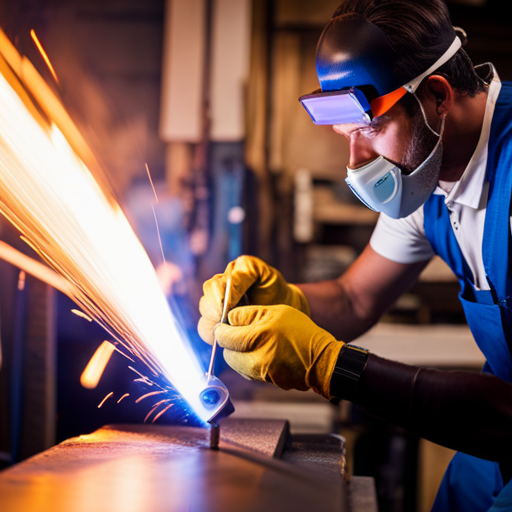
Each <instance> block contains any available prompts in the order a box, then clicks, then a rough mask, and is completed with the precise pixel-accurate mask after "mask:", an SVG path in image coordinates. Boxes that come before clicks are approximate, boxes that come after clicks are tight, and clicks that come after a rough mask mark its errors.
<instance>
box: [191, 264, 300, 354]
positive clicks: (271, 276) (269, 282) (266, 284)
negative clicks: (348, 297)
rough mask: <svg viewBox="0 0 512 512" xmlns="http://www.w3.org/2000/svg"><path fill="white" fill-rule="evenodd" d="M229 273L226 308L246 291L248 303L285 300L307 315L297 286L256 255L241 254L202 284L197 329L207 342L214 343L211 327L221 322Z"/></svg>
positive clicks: (276, 302) (235, 302)
mask: <svg viewBox="0 0 512 512" xmlns="http://www.w3.org/2000/svg"><path fill="white" fill-rule="evenodd" d="M228 277H231V292H230V296H229V303H228V305H227V311H230V310H231V309H233V308H234V307H235V306H236V305H237V304H238V303H239V302H240V301H241V300H242V298H243V296H244V295H246V294H247V297H248V300H249V303H250V304H256V305H273V304H286V305H287V306H291V307H293V308H296V309H298V310H300V311H302V312H303V313H305V314H306V315H308V316H309V304H308V301H307V299H306V296H305V295H304V294H303V293H302V291H301V290H300V289H299V288H298V287H297V286H295V285H293V284H289V283H287V282H286V280H285V279H284V277H283V276H282V275H281V273H280V272H279V271H277V270H276V269H275V268H273V267H271V266H270V265H267V264H266V263H265V262H264V261H262V260H260V259H259V258H255V257H254V256H240V257H239V258H237V259H236V260H234V261H232V262H231V263H229V265H228V266H227V267H226V270H225V271H224V273H223V274H217V275H215V276H213V277H212V278H211V279H209V280H208V281H206V282H205V283H204V285H203V293H204V295H203V297H201V300H200V301H199V311H200V313H201V318H200V319H199V323H198V326H197V330H198V332H199V335H200V336H201V338H202V339H203V340H204V341H206V342H207V343H210V344H211V343H213V328H214V327H215V326H216V325H217V324H218V323H219V322H220V317H221V315H222V309H223V306H224V304H223V302H224V294H225V292H226V283H227V279H228Z"/></svg>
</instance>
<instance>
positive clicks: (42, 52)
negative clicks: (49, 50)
mask: <svg viewBox="0 0 512 512" xmlns="http://www.w3.org/2000/svg"><path fill="white" fill-rule="evenodd" d="M30 35H31V37H32V39H33V40H34V43H36V46H37V49H38V50H39V52H40V53H41V55H42V57H43V59H44V61H45V62H46V65H47V66H48V69H49V70H50V72H51V74H52V75H53V78H54V79H55V81H56V82H57V83H58V84H59V85H60V83H59V79H58V78H57V73H55V70H54V69H53V66H52V63H51V62H50V59H49V58H48V55H46V52H45V51H44V48H43V45H42V44H41V43H40V42H39V39H38V38H37V36H36V33H35V32H34V30H33V29H32V30H31V31H30Z"/></svg>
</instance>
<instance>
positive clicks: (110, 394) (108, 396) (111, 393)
mask: <svg viewBox="0 0 512 512" xmlns="http://www.w3.org/2000/svg"><path fill="white" fill-rule="evenodd" d="M113 394H114V392H113V391H111V392H110V393H109V394H108V395H107V396H106V397H105V398H104V399H103V400H102V401H101V403H100V404H99V405H98V409H99V408H100V407H101V406H102V405H103V404H104V403H105V402H106V401H107V400H108V399H109V398H110V397H111V396H112V395H113Z"/></svg>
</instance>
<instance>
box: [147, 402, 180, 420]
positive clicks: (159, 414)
mask: <svg viewBox="0 0 512 512" xmlns="http://www.w3.org/2000/svg"><path fill="white" fill-rule="evenodd" d="M173 405H174V404H169V405H168V406H167V407H166V408H165V409H162V410H161V411H160V412H159V413H158V414H157V415H156V416H155V417H154V418H153V421H152V422H151V423H155V421H156V420H157V419H158V418H160V416H162V415H163V414H164V413H165V411H167V410H168V409H170V408H171V407H172V406H173Z"/></svg>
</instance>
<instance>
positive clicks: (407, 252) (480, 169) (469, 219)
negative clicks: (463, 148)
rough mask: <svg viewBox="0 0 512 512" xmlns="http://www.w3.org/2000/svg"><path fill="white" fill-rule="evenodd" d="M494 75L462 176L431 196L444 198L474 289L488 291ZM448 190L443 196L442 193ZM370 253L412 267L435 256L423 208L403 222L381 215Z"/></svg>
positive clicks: (497, 84)
mask: <svg viewBox="0 0 512 512" xmlns="http://www.w3.org/2000/svg"><path fill="white" fill-rule="evenodd" d="M493 71H494V75H493V79H492V81H491V84H490V87H489V94H488V97H487V103H486V107H485V114H484V121H483V125H482V132H481V134H480V139H479V141H478V145H477V147H476V150H475V152H474V153H473V156H472V157H471V160H470V161H469V164H468V166H467V167H466V170H465V171H464V174H463V175H462V177H461V178H460V180H459V181H457V182H456V183H455V184H453V186H451V190H450V184H446V183H440V186H438V187H437V188H436V190H435V191H434V194H440V195H444V196H445V204H446V206H447V208H448V210H449V211H450V221H451V225H452V229H453V233H454V234H455V238H456V239H457V242H458V244H459V247H460V249H461V252H462V254H463V255H464V258H465V259H466V262H467V264H468V265H469V268H470V269H471V272H472V273H473V283H474V285H475V288H476V289H479V290H488V289H489V285H488V283H487V279H486V277H485V270H484V264H483V259H482V243H483V236H484V222H485V212H486V208H487V193H488V188H489V183H488V182H486V181H485V173H486V167H487V146H488V142H489V132H490V129H491V121H492V116H493V113H494V106H495V105H496V100H497V98H498V95H499V92H500V89H501V82H500V79H499V77H498V74H497V73H496V71H495V70H494V69H493ZM441 187H443V188H444V189H445V190H448V192H446V191H445V190H443V188H441ZM370 245H371V246H372V248H373V250H374V251H376V252H377V253H379V254H380V255H381V256H384V257H385V258H388V259H390V260H392V261H396V262H397V263H415V262H418V261H424V260H428V259H430V258H432V257H433V256H434V251H433V250H432V247H431V245H430V242H429V241H428V239H427V237H426V235H425V228H424V226H423V206H422V207H421V208H419V209H418V210H416V211H415V212H414V213H412V214H411V215H409V216H408V217H405V218H403V219H391V218H390V217H388V216H387V215H384V214H383V213H381V214H380V216H379V220H378V222H377V225H376V226H375V230H374V232H373V235H372V237H371V239H370Z"/></svg>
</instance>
